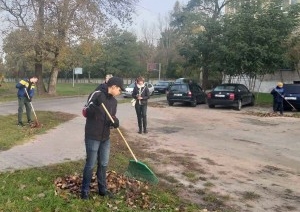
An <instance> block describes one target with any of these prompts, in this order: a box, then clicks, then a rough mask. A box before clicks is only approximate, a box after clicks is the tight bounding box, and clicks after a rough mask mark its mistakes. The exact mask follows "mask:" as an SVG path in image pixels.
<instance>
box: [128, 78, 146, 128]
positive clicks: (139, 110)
mask: <svg viewBox="0 0 300 212" xmlns="http://www.w3.org/2000/svg"><path fill="white" fill-rule="evenodd" d="M132 97H133V98H134V99H136V102H135V111H136V116H137V120H138V127H139V131H138V133H139V134H142V130H143V131H144V133H148V129H147V104H148V99H149V98H150V92H149V89H148V87H147V85H145V79H144V78H143V77H138V78H137V79H136V86H135V87H134V88H133V91H132Z"/></svg>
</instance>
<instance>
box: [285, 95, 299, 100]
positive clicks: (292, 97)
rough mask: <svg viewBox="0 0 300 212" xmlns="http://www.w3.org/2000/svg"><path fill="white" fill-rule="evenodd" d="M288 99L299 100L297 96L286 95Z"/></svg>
mask: <svg viewBox="0 0 300 212" xmlns="http://www.w3.org/2000/svg"><path fill="white" fill-rule="evenodd" d="M284 98H285V99H286V100H297V97H295V96H286V97H284Z"/></svg>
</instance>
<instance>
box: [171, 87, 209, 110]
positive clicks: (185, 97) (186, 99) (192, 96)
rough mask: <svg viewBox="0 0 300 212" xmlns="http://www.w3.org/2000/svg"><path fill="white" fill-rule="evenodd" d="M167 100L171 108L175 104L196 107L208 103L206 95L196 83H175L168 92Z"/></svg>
mask: <svg viewBox="0 0 300 212" xmlns="http://www.w3.org/2000/svg"><path fill="white" fill-rule="evenodd" d="M167 100H168V103H169V105H170V106H172V105H173V104H174V103H175V102H180V103H190V105H191V106H192V107H196V105H197V104H199V103H205V102H206V94H205V92H204V91H203V90H202V88H201V87H200V86H199V85H198V84H197V83H194V82H191V81H190V82H182V83H174V84H173V85H171V86H170V88H169V91H167Z"/></svg>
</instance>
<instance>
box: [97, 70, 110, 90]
mask: <svg viewBox="0 0 300 212" xmlns="http://www.w3.org/2000/svg"><path fill="white" fill-rule="evenodd" d="M112 77H113V75H112V74H106V76H105V80H104V82H103V83H101V84H100V85H98V87H97V88H96V89H95V91H102V90H105V89H106V88H107V82H108V80H109V79H110V78H112Z"/></svg>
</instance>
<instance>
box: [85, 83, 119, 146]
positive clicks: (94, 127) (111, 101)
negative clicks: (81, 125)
mask: <svg viewBox="0 0 300 212" xmlns="http://www.w3.org/2000/svg"><path fill="white" fill-rule="evenodd" d="M91 102H92V104H90V105H89V107H88V108H87V111H86V112H87V117H86V123H85V139H93V140H97V141H106V140H107V139H109V136H110V126H111V124H112V122H111V120H110V118H109V116H108V115H107V114H106V112H105V110H104V109H103V107H102V106H101V103H104V105H105V106H106V109H107V110H108V112H109V113H110V115H111V116H115V115H116V112H117V100H116V99H115V98H114V97H113V96H112V95H111V94H108V91H107V88H106V89H104V90H101V92H99V93H97V94H96V95H94V96H93V98H92V99H91Z"/></svg>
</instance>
